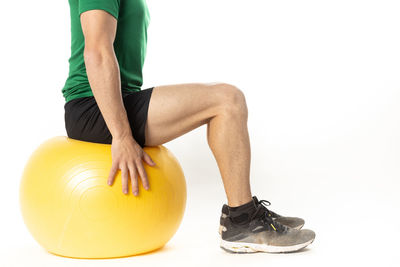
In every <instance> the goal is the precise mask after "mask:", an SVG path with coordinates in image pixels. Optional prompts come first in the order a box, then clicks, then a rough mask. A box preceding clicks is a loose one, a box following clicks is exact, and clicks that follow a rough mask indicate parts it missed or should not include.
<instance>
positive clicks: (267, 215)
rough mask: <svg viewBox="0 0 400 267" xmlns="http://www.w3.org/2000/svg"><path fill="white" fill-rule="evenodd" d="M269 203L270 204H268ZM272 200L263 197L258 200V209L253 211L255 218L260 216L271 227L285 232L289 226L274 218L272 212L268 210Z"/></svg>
mask: <svg viewBox="0 0 400 267" xmlns="http://www.w3.org/2000/svg"><path fill="white" fill-rule="evenodd" d="M267 204H268V205H267ZM270 205H271V202H269V201H268V200H265V199H262V200H259V201H258V205H257V208H256V211H255V212H254V213H253V216H252V217H251V219H253V218H260V220H261V221H262V222H263V223H264V224H265V225H267V226H268V227H269V228H270V229H273V230H274V231H277V232H285V231H286V230H287V229H288V227H286V226H285V225H282V224H280V223H278V222H276V221H274V220H273V219H272V212H271V211H270V210H268V208H267V206H270Z"/></svg>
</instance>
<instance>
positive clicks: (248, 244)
mask: <svg viewBox="0 0 400 267" xmlns="http://www.w3.org/2000/svg"><path fill="white" fill-rule="evenodd" d="M253 201H255V200H253ZM256 203H258V202H256ZM256 207H257V208H256V211H255V212H254V213H253V214H252V215H251V218H250V220H249V221H248V222H245V223H242V224H237V223H234V222H232V219H231V217H230V216H229V214H228V216H227V217H226V218H225V221H224V224H223V226H222V228H221V243H220V247H221V248H222V249H224V250H226V251H228V252H233V253H253V252H258V251H261V252H270V253H279V252H292V251H296V250H300V249H302V248H304V247H306V246H308V245H309V244H311V243H312V242H313V241H314V239H315V233H314V232H313V231H312V230H307V229H302V230H300V229H294V228H290V227H287V226H285V225H283V224H281V223H279V222H278V221H277V220H273V219H272V218H271V217H272V216H269V215H268V212H267V211H266V208H265V207H264V206H263V205H261V204H260V205H258V206H256Z"/></svg>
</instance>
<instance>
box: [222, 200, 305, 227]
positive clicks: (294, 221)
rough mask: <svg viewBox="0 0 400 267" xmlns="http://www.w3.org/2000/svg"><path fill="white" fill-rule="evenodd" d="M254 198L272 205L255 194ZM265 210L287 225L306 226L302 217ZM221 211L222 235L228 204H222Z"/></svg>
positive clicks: (260, 202)
mask: <svg viewBox="0 0 400 267" xmlns="http://www.w3.org/2000/svg"><path fill="white" fill-rule="evenodd" d="M253 200H254V201H255V203H258V204H266V205H267V206H269V205H271V203H270V202H269V201H268V200H261V201H259V200H258V199H257V197H256V196H253ZM258 204H257V205H258ZM264 207H265V206H264ZM265 211H266V212H267V213H268V216H269V217H271V218H272V219H273V220H274V221H276V222H278V223H280V224H283V225H285V226H287V227H290V228H294V229H301V228H302V227H303V226H304V223H305V222H304V220H303V219H302V218H298V217H288V216H281V215H279V214H277V213H275V212H273V211H272V210H269V209H267V207H265ZM221 212H222V213H221V217H220V219H219V229H218V233H219V234H220V235H221V232H222V228H223V227H224V222H225V220H226V217H227V216H228V214H229V208H228V205H226V204H224V205H223V206H222V211H221Z"/></svg>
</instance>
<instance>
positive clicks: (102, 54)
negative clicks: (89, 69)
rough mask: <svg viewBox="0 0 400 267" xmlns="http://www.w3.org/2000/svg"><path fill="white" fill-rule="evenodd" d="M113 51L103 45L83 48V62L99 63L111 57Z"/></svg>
mask: <svg viewBox="0 0 400 267" xmlns="http://www.w3.org/2000/svg"><path fill="white" fill-rule="evenodd" d="M112 53H114V51H113V50H112V48H109V47H107V46H104V45H92V46H85V49H84V51H83V58H84V60H85V62H92V63H95V64H99V63H101V62H102V61H103V60H104V59H105V58H108V57H110V56H112Z"/></svg>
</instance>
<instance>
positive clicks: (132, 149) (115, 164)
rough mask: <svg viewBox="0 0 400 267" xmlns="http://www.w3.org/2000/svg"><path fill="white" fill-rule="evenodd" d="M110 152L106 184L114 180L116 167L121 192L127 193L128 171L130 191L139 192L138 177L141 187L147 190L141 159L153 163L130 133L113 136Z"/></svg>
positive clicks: (147, 183)
mask: <svg viewBox="0 0 400 267" xmlns="http://www.w3.org/2000/svg"><path fill="white" fill-rule="evenodd" d="M111 154H112V166H111V171H110V174H109V176H108V181H107V182H108V185H112V184H113V182H114V178H115V177H114V176H115V174H116V172H117V171H118V169H120V170H121V177H122V192H123V193H124V194H128V189H129V187H128V179H129V178H128V173H129V175H130V177H131V183H132V192H133V194H134V195H135V196H137V194H138V192H139V188H138V177H137V173H139V175H140V178H141V179H142V184H143V187H144V188H145V189H146V190H148V189H149V188H150V187H149V182H148V180H147V174H146V171H145V170H144V167H143V164H142V159H143V160H144V161H145V162H146V163H147V164H148V165H150V166H154V165H155V163H154V162H153V160H152V159H151V158H150V156H149V155H148V154H147V153H146V152H144V151H143V149H142V147H141V146H140V145H139V144H138V143H137V142H136V141H135V139H134V138H133V136H132V135H125V136H123V137H120V138H113V139H112V144H111Z"/></svg>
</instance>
